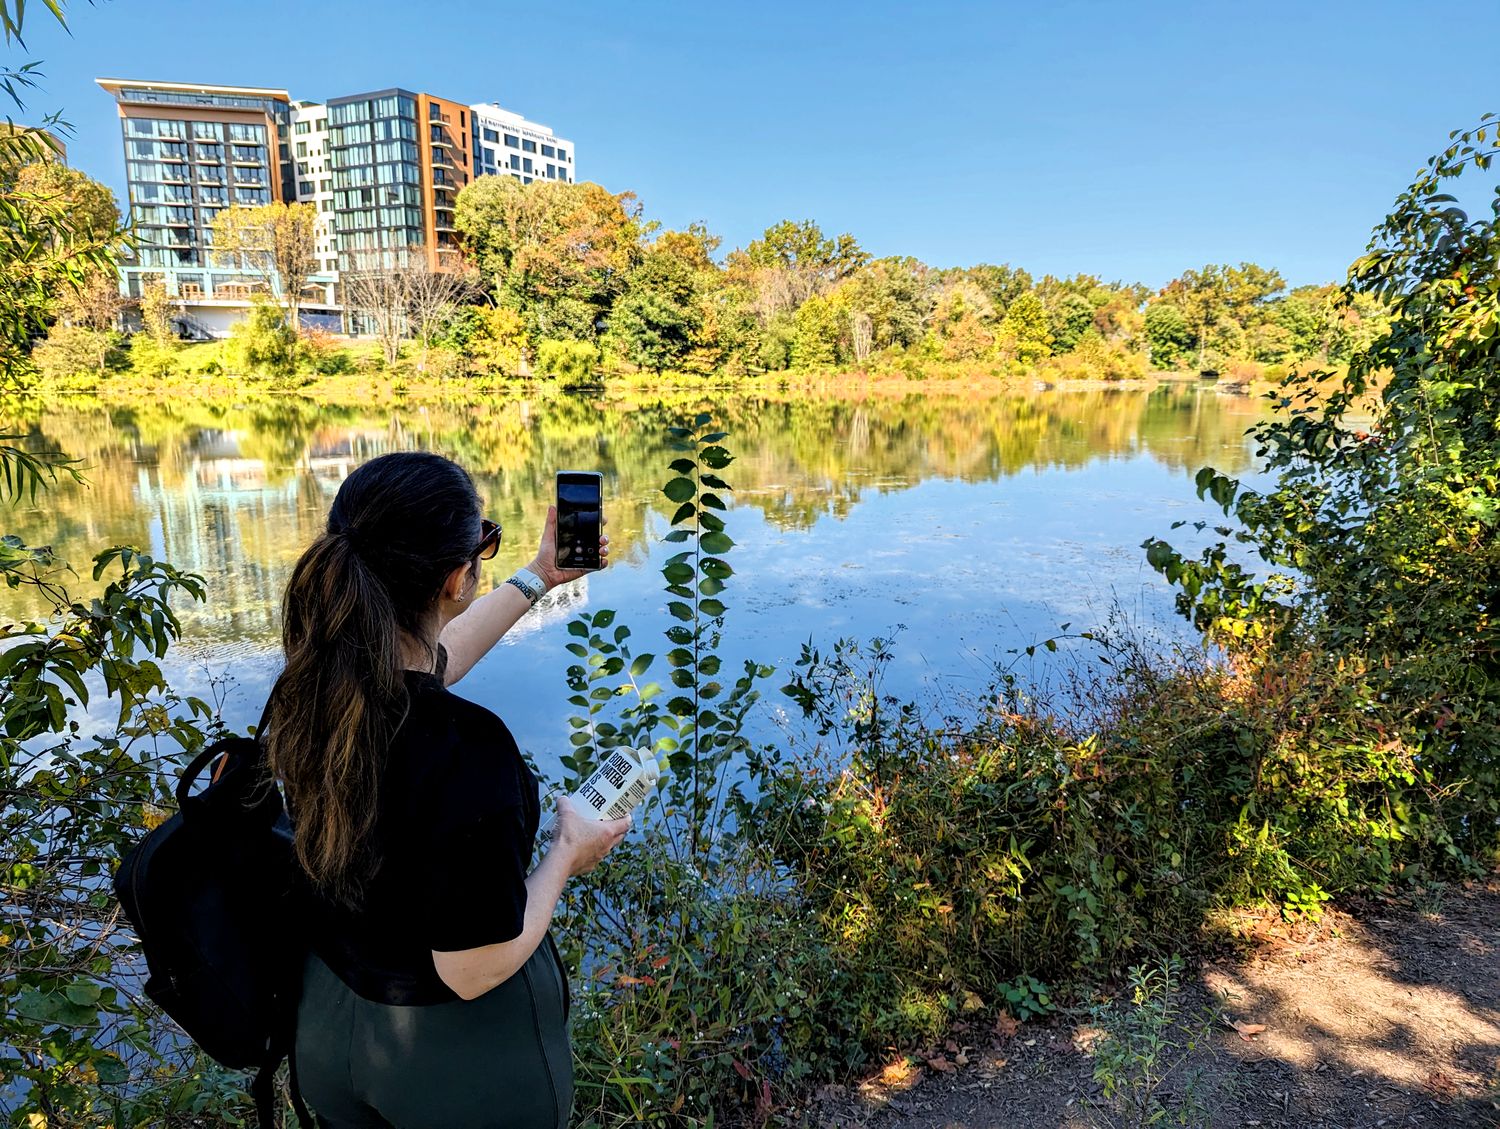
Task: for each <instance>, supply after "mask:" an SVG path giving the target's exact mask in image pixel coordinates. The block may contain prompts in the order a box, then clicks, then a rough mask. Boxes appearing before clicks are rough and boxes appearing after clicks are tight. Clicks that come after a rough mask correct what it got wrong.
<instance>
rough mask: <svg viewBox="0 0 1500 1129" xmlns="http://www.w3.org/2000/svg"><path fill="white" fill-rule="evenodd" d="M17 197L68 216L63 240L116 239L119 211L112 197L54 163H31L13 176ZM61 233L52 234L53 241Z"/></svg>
mask: <svg viewBox="0 0 1500 1129" xmlns="http://www.w3.org/2000/svg"><path fill="white" fill-rule="evenodd" d="M14 183H15V189H14V191H15V192H16V194H17V195H19V196H29V197H31V198H32V199H34V200H36V201H38V202H42V201H45V202H47V203H48V204H49V205H51V206H52V207H54V208H55V209H57V210H58V211H59V212H61V213H64V214H66V215H67V217H68V226H67V231H66V233H65V237H66V238H67V239H69V240H73V241H76V240H79V239H83V240H86V241H91V242H99V243H109V242H112V241H113V240H115V239H118V238H119V236H120V209H119V207H118V205H116V203H115V194H114V193H113V192H111V191H110V190H109V188H108V187H107V186H106V185H103V184H100V183H99V182H98V181H97V180H94V179H93V178H92V177H90V176H87V175H85V174H84V173H81V172H79V171H78V170H77V169H74V168H69V167H68V166H67V165H65V164H63V163H61V162H60V161H56V160H48V159H43V160H34V161H31V162H30V163H28V164H25V165H22V166H21V168H20V169H19V170H18V171H17V172H16V174H15V182H14ZM63 237H64V233H63V232H61V231H59V232H56V233H54V235H53V239H54V241H56V240H57V239H60V238H63Z"/></svg>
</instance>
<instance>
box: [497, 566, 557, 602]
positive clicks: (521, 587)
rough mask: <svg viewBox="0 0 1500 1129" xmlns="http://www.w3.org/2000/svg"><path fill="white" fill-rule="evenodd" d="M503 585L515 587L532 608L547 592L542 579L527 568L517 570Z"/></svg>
mask: <svg viewBox="0 0 1500 1129" xmlns="http://www.w3.org/2000/svg"><path fill="white" fill-rule="evenodd" d="M505 583H507V584H513V585H515V587H516V590H517V591H518V592H520V593H521V595H523V596H525V597H526V602H527V603H528V604H531V605H532V606H533V607H535V606H536V602H537V601H538V600H540V599H541V598H542V594H543V593H544V592H546V591H547V585H546V584H544V583H542V578H541V577H540V576H538V575H537V574H536V573H534V572H532V571H531V570H530V569H527V568H522V569H517V570H516V574H515V575H514V576H512V577H511V578H510V579H509V580H507V581H506V582H505Z"/></svg>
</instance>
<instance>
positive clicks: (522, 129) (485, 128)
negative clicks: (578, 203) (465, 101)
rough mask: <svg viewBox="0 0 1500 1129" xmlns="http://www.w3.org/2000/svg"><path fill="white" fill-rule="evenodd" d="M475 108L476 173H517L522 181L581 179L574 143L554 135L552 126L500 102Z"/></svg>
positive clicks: (486, 174)
mask: <svg viewBox="0 0 1500 1129" xmlns="http://www.w3.org/2000/svg"><path fill="white" fill-rule="evenodd" d="M472 109H473V111H474V134H475V139H474V175H475V176H513V177H515V178H516V179H517V180H519V181H520V182H521V183H522V184H530V183H531V182H532V181H533V180H561V181H565V182H572V181H574V180H577V179H578V178H577V175H576V173H575V172H574V165H573V143H572V142H571V141H569V140H567V139H566V138H563V137H558V136H556V135H555V134H553V132H552V130H551V128H550V127H549V126H545V125H541V124H540V123H538V122H531V121H527V120H526V119H525V118H523V117H522V116H521V115H520V114H517V113H512V112H511V111H510V110H503V109H501V108H500V104H499V103H498V102H485V103H480V104H479V105H476V106H474V107H472Z"/></svg>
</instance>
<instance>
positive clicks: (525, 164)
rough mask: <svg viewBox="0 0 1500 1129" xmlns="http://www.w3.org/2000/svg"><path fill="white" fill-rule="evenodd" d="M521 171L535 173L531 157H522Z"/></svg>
mask: <svg viewBox="0 0 1500 1129" xmlns="http://www.w3.org/2000/svg"><path fill="white" fill-rule="evenodd" d="M521 171H522V172H531V171H533V170H532V168H531V158H530V157H522V158H521Z"/></svg>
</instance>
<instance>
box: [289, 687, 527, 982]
mask: <svg viewBox="0 0 1500 1129" xmlns="http://www.w3.org/2000/svg"><path fill="white" fill-rule="evenodd" d="M406 685H407V690H408V691H409V693H410V695H411V705H410V710H409V712H408V713H407V716H406V720H405V721H404V722H403V723H402V724H401V726H400V728H399V729H398V730H397V731H396V735H395V739H394V740H393V741H392V742H391V747H390V750H389V752H388V754H387V756H386V761H385V767H384V770H383V772H382V774H381V779H380V785H379V791H378V795H377V800H376V807H377V812H376V817H375V825H374V830H373V832H372V837H371V844H372V848H373V849H374V850H375V851H376V852H377V854H378V857H379V858H380V860H381V862H380V867H379V869H378V870H377V872H376V874H375V876H374V878H372V879H371V880H370V881H369V882H368V883H367V884H366V887H365V891H364V896H363V900H362V902H361V905H360V908H359V909H358V910H350V909H348V908H346V907H343V906H341V905H338V904H336V903H334V902H333V901H331V900H330V899H327V898H325V897H323V896H321V895H320V894H318V893H317V892H316V891H314V890H313V889H311V887H310V885H309V886H305V887H304V890H303V892H302V894H303V897H304V898H305V899H306V900H307V908H308V916H309V919H310V920H309V922H308V924H309V927H310V931H311V932H310V936H311V941H312V947H313V950H314V951H315V952H316V953H317V954H318V955H319V956H320V957H322V958H323V960H324V961H325V962H326V963H327V964H328V966H329V967H330V968H332V969H333V970H334V971H335V972H336V973H338V974H339V976H340V977H341V978H343V980H344V981H345V982H346V983H347V984H348V985H349V986H350V987H351V988H353V989H354V990H355V991H356V992H358V993H359V994H360V995H362V996H365V997H366V998H368V999H372V1000H376V1001H378V1002H382V1003H399V1004H432V1003H444V1002H447V1001H450V1000H455V999H457V998H458V997H457V995H455V994H454V992H453V990H452V989H450V988H449V987H448V986H447V985H446V984H444V983H443V982H442V980H441V979H439V978H438V975H437V971H436V970H435V969H434V968H433V964H432V952H433V950H437V951H438V952H451V951H456V950H461V949H473V948H478V947H479V946H481V945H493V944H497V943H498V942H501V941H510V940H514V939H515V938H516V937H519V936H520V935H521V932H522V929H523V927H524V925H525V920H526V875H527V873H528V871H529V870H530V869H531V855H532V849H533V846H534V844H535V841H536V831H537V822H538V819H539V818H540V813H541V805H540V803H539V800H538V793H537V781H536V777H535V776H534V775H533V774H532V772H531V770H530V769H529V768H528V767H527V765H526V762H525V761H524V760H523V759H522V757H521V752H520V750H519V749H518V748H517V747H516V742H515V738H513V737H512V736H511V735H510V730H508V729H507V728H506V727H505V723H504V722H502V721H501V720H500V719H499V718H498V717H496V716H495V715H494V714H493V713H491V712H490V711H489V710H487V709H485V708H484V707H483V706H480V705H476V704H475V703H473V702H470V701H467V700H466V699H464V698H460V697H458V696H457V695H456V694H451V693H449V692H448V691H447V690H446V689H445V688H444V687H443V682H442V679H441V678H440V677H439V676H438V675H436V674H425V673H421V672H418V671H407V672H406Z"/></svg>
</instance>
